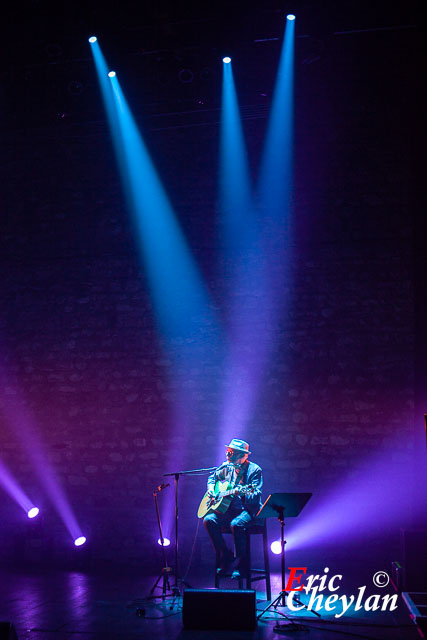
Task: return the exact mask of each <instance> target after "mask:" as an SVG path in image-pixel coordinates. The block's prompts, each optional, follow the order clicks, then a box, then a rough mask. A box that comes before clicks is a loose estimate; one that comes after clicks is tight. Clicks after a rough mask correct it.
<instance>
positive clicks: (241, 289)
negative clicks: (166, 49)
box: [218, 60, 263, 456]
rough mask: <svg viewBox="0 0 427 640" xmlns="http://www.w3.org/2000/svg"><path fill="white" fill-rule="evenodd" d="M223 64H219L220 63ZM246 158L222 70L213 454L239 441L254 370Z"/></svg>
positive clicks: (252, 228) (229, 83)
mask: <svg viewBox="0 0 427 640" xmlns="http://www.w3.org/2000/svg"><path fill="white" fill-rule="evenodd" d="M225 62H226V61H225V60H224V63H225ZM247 158H248V155H247V150H246V146H245V143H244V136H243V131H242V125H241V118H240V114H239V108H238V101H237V96H236V89H235V84H234V78H233V69H232V65H231V64H228V63H225V64H224V65H223V87H222V119H221V144H220V203H221V213H222V220H223V231H224V236H225V238H224V245H225V247H224V248H225V251H226V254H227V264H228V272H227V274H226V281H227V283H228V287H229V290H228V292H227V293H228V301H227V302H228V312H229V313H228V352H227V361H226V365H225V376H224V381H223V401H222V406H221V415H220V422H219V434H220V437H219V439H218V443H219V444H218V447H219V451H218V455H219V456H222V455H223V446H224V443H226V442H228V441H229V440H230V439H231V438H232V437H235V436H236V435H238V437H244V436H245V432H246V427H247V421H248V419H249V417H250V414H251V408H252V399H253V397H254V388H255V387H256V375H254V369H256V364H255V366H252V363H250V362H249V361H248V359H247V354H248V353H250V352H252V351H253V346H252V345H253V342H254V340H256V337H255V335H254V334H255V326H256V325H257V321H258V319H259V312H258V310H254V308H253V305H252V302H253V294H254V293H255V294H256V295H257V294H258V292H259V291H262V289H263V285H262V268H260V259H259V258H260V256H259V250H258V235H259V230H258V225H257V221H256V218H255V216H254V208H253V204H252V193H251V186H250V174H249V166H248V159H247Z"/></svg>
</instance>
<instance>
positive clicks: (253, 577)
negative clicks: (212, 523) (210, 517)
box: [215, 518, 271, 600]
mask: <svg viewBox="0 0 427 640" xmlns="http://www.w3.org/2000/svg"><path fill="white" fill-rule="evenodd" d="M221 533H231V529H230V527H228V526H226V527H221ZM245 534H246V566H247V567H248V573H247V576H246V578H240V580H239V589H243V582H244V580H246V589H251V588H252V586H251V585H252V583H253V582H257V581H258V580H265V587H266V592H267V600H271V582H270V559H269V556H268V537H267V521H266V519H265V518H254V520H252V522H251V523H250V524H249V526H248V527H247V529H246V531H245ZM254 535H262V544H263V553H264V569H255V568H253V567H252V565H251V537H252V536H254ZM215 566H216V567H218V566H219V555H218V554H217V557H216V565H215ZM230 576H231V574H230V573H227V574H222V575H218V574H217V573H215V588H216V589H219V581H220V579H221V578H229V577H230Z"/></svg>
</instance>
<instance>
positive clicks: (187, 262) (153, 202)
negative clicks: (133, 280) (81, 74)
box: [111, 77, 221, 533]
mask: <svg viewBox="0 0 427 640" xmlns="http://www.w3.org/2000/svg"><path fill="white" fill-rule="evenodd" d="M111 86H112V89H113V92H114V95H115V101H116V108H117V115H118V117H117V120H118V123H119V128H120V134H121V152H122V153H121V155H120V156H119V164H120V166H121V174H122V179H123V182H124V185H125V190H126V195H127V198H128V202H129V204H130V209H131V212H132V213H133V221H134V226H135V230H136V239H137V242H138V248H139V250H140V253H141V256H142V260H143V262H144V264H145V270H146V273H147V276H148V283H149V287H150V291H151V297H152V299H153V301H154V307H155V311H156V317H157V321H158V324H159V327H160V330H161V334H162V337H163V339H164V340H165V344H166V351H167V355H168V356H169V357H170V358H171V361H172V368H171V370H170V372H169V373H170V385H171V388H175V389H177V393H176V395H175V399H174V402H173V410H174V422H175V435H176V434H180V436H181V437H182V436H183V435H184V436H185V435H186V436H189V435H190V433H193V432H194V429H195V428H196V427H197V426H198V425H200V424H206V417H205V418H202V413H203V411H204V410H205V407H204V405H205V402H204V395H205V394H204V389H206V388H207V387H206V385H208V386H209V385H210V386H211V387H212V386H214V385H216V384H218V379H219V377H220V376H218V366H219V364H220V358H221V341H220V337H219V333H218V324H217V321H216V318H215V314H214V312H213V307H212V303H211V301H210V298H209V295H208V292H207V289H206V287H205V285H204V283H203V281H202V278H201V276H200V274H199V271H198V268H197V265H196V263H195V260H194V258H193V256H192V254H191V250H190V248H189V247H188V245H187V242H186V240H185V238H184V235H183V233H182V231H181V229H180V227H179V224H178V222H177V220H176V217H175V214H174V212H173V210H172V206H171V204H170V202H169V200H168V197H167V195H166V193H165V190H164V188H163V186H162V184H161V182H160V179H159V177H158V175H157V172H156V170H155V168H154V166H153V163H152V161H151V159H150V156H149V154H148V151H147V149H146V146H145V144H144V142H143V140H142V137H141V135H140V133H139V131H138V128H137V126H136V123H135V121H134V119H133V116H132V114H131V111H130V109H129V107H128V104H127V102H126V99H125V97H124V95H123V92H122V90H121V87H120V84H119V81H118V79H117V77H114V78H112V79H111ZM206 427H208V425H206ZM170 439H171V437H170ZM183 444H184V443H183ZM186 451H188V449H187V447H185V448H184V450H182V451H180V450H179V448H178V449H176V450H174V451H172V450H170V452H168V454H167V455H168V456H169V466H170V468H172V465H173V464H174V465H176V464H177V462H176V461H177V460H179V459H180V458H181V463H178V464H179V467H180V468H182V466H181V465H182V464H183V463H184V456H185V454H186ZM190 456H191V452H190ZM170 500H171V498H169V502H170ZM171 513H173V511H172V509H170V508H169V509H168V508H166V516H165V523H164V528H165V532H166V533H168V531H169V525H170V514H171Z"/></svg>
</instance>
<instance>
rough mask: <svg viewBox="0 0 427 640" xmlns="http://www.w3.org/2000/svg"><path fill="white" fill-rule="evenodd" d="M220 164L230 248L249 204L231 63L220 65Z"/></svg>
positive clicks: (234, 241) (223, 213)
mask: <svg viewBox="0 0 427 640" xmlns="http://www.w3.org/2000/svg"><path fill="white" fill-rule="evenodd" d="M224 60H225V59H224ZM220 166H221V173H220V192H221V195H220V198H221V208H222V215H223V218H224V224H225V228H226V234H227V238H226V240H227V244H228V245H229V246H230V247H232V246H233V245H236V244H237V243H239V240H240V238H241V236H242V233H244V230H245V222H246V221H247V217H248V215H250V213H251V208H252V207H251V189H250V179H249V166H248V160H247V150H246V147H245V143H244V138H243V131H242V125H241V119H240V114H239V107H238V103H237V96H236V89H235V85H234V78H233V67H232V66H231V64H224V65H223V83H222V120H221V143H220Z"/></svg>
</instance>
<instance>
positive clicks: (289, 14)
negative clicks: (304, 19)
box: [286, 13, 295, 20]
mask: <svg viewBox="0 0 427 640" xmlns="http://www.w3.org/2000/svg"><path fill="white" fill-rule="evenodd" d="M286 20H295V16H294V14H293V13H288V15H287V16H286Z"/></svg>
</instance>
